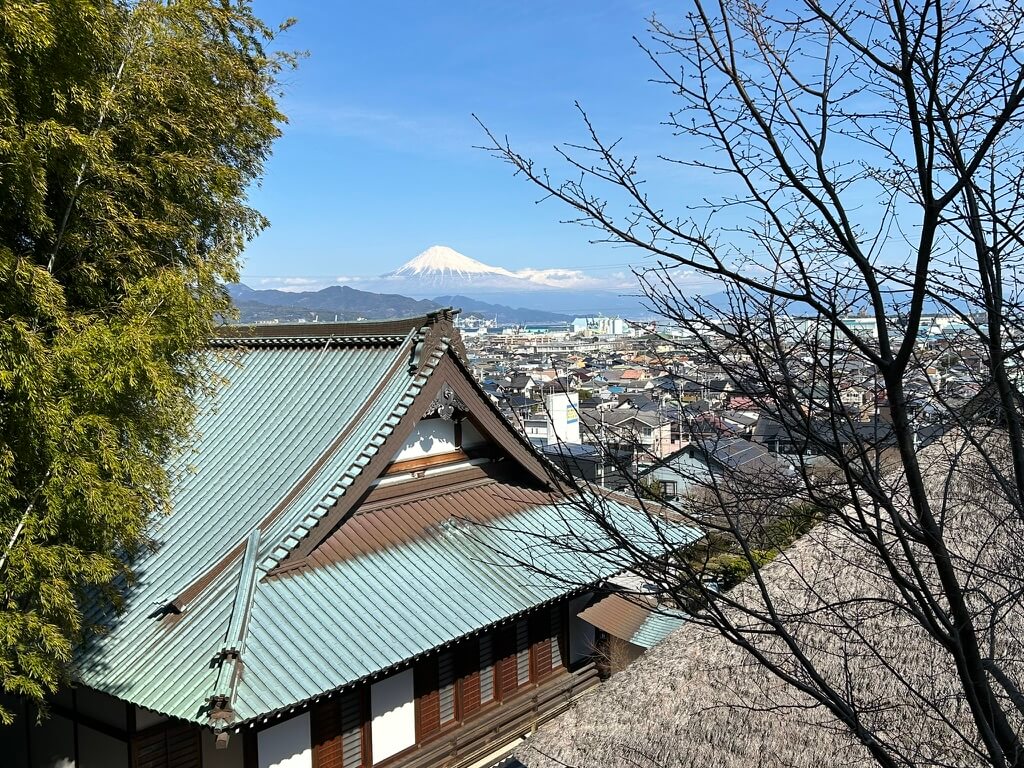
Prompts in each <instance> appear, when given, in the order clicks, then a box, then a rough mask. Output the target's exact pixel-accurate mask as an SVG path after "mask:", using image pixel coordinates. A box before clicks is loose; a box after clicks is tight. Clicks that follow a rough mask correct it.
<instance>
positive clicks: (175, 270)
mask: <svg viewBox="0 0 1024 768" xmlns="http://www.w3.org/2000/svg"><path fill="white" fill-rule="evenodd" d="M274 34H275V31H274V30H272V29H270V28H269V27H267V26H266V25H264V24H263V23H262V22H261V21H260V20H259V19H257V18H256V17H255V16H254V14H253V12H252V10H251V8H250V6H249V4H248V3H247V2H244V0H243V1H241V2H223V3H222V2H215V1H213V0H176V1H175V2H170V3H162V2H149V1H143V2H136V3H123V2H118V1H116V0H53V1H52V2H41V3H40V2H28V1H27V0H26V1H25V2H21V1H18V0H15V2H6V3H3V4H2V5H0V547H3V549H2V551H0V590H2V599H0V679H2V681H3V682H2V686H3V690H4V691H6V692H8V693H16V694H22V695H26V696H28V697H29V698H31V699H34V700H36V701H40V700H41V699H42V697H43V696H44V694H46V693H47V692H50V691H53V690H54V689H55V687H57V686H58V685H60V684H62V683H63V682H65V681H66V680H67V678H68V674H69V667H68V664H69V662H70V660H71V654H72V649H73V647H74V644H75V643H77V642H79V641H81V640H83V639H84V638H85V637H86V636H87V635H88V633H89V632H91V631H95V630H97V629H99V628H97V627H93V626H90V623H89V621H88V620H87V618H85V617H84V616H83V612H82V605H83V597H84V595H85V593H86V592H90V593H92V594H94V595H95V594H97V593H98V594H103V595H104V597H103V598H102V599H105V600H114V601H116V600H117V596H118V591H119V589H120V588H121V587H122V586H123V585H124V584H125V583H127V582H128V581H130V579H131V569H130V558H131V553H132V552H133V551H134V550H135V549H136V548H138V547H140V546H145V543H146V537H145V527H146V523H147V520H148V519H149V517H150V515H151V514H153V513H155V512H167V511H169V510H168V508H167V501H168V499H167V489H168V478H167V476H166V473H165V471H164V469H163V466H164V461H165V459H166V458H167V457H168V456H169V455H170V454H171V453H173V452H174V451H176V450H180V449H181V447H182V446H184V445H185V444H186V443H187V439H188V434H189V424H190V421H191V417H192V408H193V406H192V402H193V398H192V396H193V394H194V393H195V392H196V390H197V389H199V388H202V387H204V386H207V384H205V383H204V381H205V376H204V359H203V357H202V354H201V352H200V350H201V348H202V347H203V345H204V343H205V340H206V338H207V337H208V334H209V332H210V330H211V328H212V327H213V325H214V323H215V318H216V316H217V314H218V313H228V312H229V310H230V302H229V299H228V297H227V295H226V294H225V292H224V290H223V287H222V286H223V283H224V282H226V281H232V280H235V279H237V265H238V256H239V254H240V252H241V249H242V247H243V245H244V243H245V242H246V241H247V240H248V239H249V238H251V237H252V236H253V235H254V234H256V233H257V232H258V231H259V230H260V229H261V228H262V227H264V226H265V225H266V221H265V220H264V219H263V217H262V216H261V215H260V214H259V213H258V212H257V211H255V210H253V209H252V208H251V207H249V206H248V205H247V202H246V197H247V188H248V187H249V186H250V185H251V184H253V183H257V182H258V181H259V179H260V177H261V175H262V171H263V165H264V162H265V161H266V159H267V157H268V155H269V152H270V148H271V144H272V142H273V140H274V139H275V138H276V137H277V136H278V135H279V133H280V125H281V123H282V121H283V120H284V117H283V115H282V114H281V113H280V111H279V110H278V108H277V105H276V98H277V95H278V81H277V78H278V75H279V73H280V71H281V69H282V68H283V67H287V66H290V65H291V64H292V61H293V60H292V57H290V56H287V55H283V56H282V55H277V54H273V53H270V52H269V51H268V49H267V46H269V45H270V44H271V41H272V40H273V37H274ZM9 717H10V715H9V713H8V712H5V711H3V710H2V709H0V720H7V719H9Z"/></svg>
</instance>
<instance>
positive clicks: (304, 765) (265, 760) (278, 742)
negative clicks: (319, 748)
mask: <svg viewBox="0 0 1024 768" xmlns="http://www.w3.org/2000/svg"><path fill="white" fill-rule="evenodd" d="M256 742H257V743H256V748H257V751H258V752H259V766H260V768H312V767H313V750H312V747H311V744H312V738H311V737H310V733H309V712H303V713H302V714H301V715H298V716H297V717H292V718H289V719H288V720H285V721H284V722H282V723H278V724H277V725H274V726H271V727H270V728H267V729H265V730H262V731H259V732H258V733H257V734H256Z"/></svg>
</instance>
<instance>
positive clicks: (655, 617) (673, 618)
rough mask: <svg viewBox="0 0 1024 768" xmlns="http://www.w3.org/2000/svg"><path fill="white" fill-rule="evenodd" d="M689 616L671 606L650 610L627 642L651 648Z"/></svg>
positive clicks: (681, 624) (682, 623)
mask: <svg viewBox="0 0 1024 768" xmlns="http://www.w3.org/2000/svg"><path fill="white" fill-rule="evenodd" d="M688 618H689V617H688V616H687V615H686V614H685V613H683V612H682V611H676V610H673V609H671V608H660V609H658V610H657V611H652V612H651V614H650V615H649V616H648V617H647V618H646V619H644V623H643V624H641V625H640V627H639V629H637V631H636V632H634V633H633V637H631V638H630V640H629V642H631V643H632V644H633V645H639V646H640V647H641V648H652V647H654V646H655V645H657V644H658V643H660V642H661V641H662V640H664V639H665V638H666V637H668V635H669V634H670V633H671V632H674V631H675V630H677V629H679V628H680V627H681V626H683V625H684V624H685V623H686V621H687V619H688Z"/></svg>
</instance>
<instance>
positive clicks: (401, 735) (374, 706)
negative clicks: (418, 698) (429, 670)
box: [261, 669, 416, 768]
mask: <svg viewBox="0 0 1024 768" xmlns="http://www.w3.org/2000/svg"><path fill="white" fill-rule="evenodd" d="M414 702H415V699H414V696H413V673H412V670H411V669H407V670H405V671H404V672H399V673H398V674H397V675H391V677H387V678H385V679H383V680H381V681H380V682H379V683H374V684H373V685H372V686H371V687H370V717H371V718H372V720H371V721H370V744H371V745H372V747H373V762H374V763H379V762H380V761H381V760H385V759H387V758H389V757H391V756H392V755H396V754H398V753H399V752H401V751H402V750H403V749H407V748H409V747H411V746H412V745H413V744H415V743H416V708H415V707H416V705H415V703H414ZM261 768H262V767H261Z"/></svg>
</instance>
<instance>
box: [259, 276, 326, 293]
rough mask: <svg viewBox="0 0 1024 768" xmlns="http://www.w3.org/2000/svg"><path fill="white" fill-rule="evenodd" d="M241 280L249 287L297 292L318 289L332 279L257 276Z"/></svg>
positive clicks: (324, 286)
mask: <svg viewBox="0 0 1024 768" xmlns="http://www.w3.org/2000/svg"><path fill="white" fill-rule="evenodd" d="M242 282H243V283H245V284H246V285H248V286H249V287H250V288H257V289H263V290H270V289H273V290H278V291H288V292H291V293H297V292H299V291H318V290H320V289H321V288H326V287H328V286H330V285H335V283H334V281H332V280H331V279H330V278H326V277H258V278H255V279H246V278H245V277H243V278H242Z"/></svg>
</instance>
